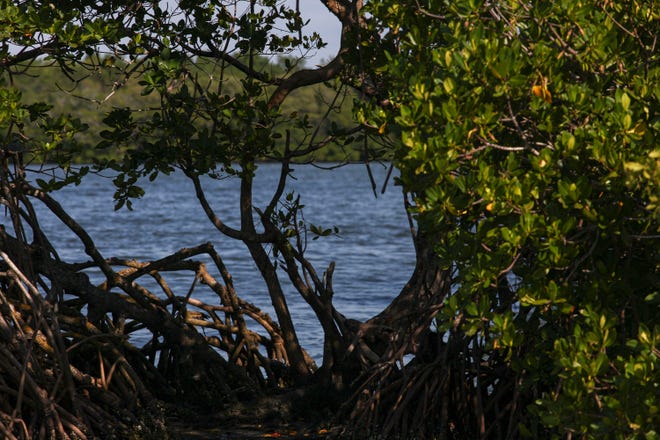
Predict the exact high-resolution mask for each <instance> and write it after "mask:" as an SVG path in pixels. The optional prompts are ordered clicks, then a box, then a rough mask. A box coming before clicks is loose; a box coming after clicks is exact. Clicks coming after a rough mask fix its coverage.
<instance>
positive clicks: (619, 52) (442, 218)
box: [370, 0, 660, 438]
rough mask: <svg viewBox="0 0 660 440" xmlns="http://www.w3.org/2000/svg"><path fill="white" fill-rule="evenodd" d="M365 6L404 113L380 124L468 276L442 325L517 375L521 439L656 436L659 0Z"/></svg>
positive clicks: (447, 256)
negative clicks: (392, 131) (392, 134)
mask: <svg viewBox="0 0 660 440" xmlns="http://www.w3.org/2000/svg"><path fill="white" fill-rule="evenodd" d="M371 13H372V14H373V16H374V19H375V20H374V21H375V23H374V24H373V25H374V26H375V27H377V28H379V29H381V33H382V34H383V35H384V38H385V39H386V41H387V42H386V43H384V45H385V46H386V47H391V48H392V49H390V50H388V51H387V52H386V53H385V56H384V57H381V58H374V59H380V60H381V63H380V64H379V65H377V67H376V69H377V70H376V74H378V75H381V76H382V77H383V78H385V80H386V81H387V82H388V84H389V92H390V99H391V101H392V105H393V107H394V108H395V111H394V112H392V113H384V112H382V111H381V110H379V109H375V110H372V111H371V113H370V118H371V123H372V125H374V126H380V127H388V129H389V127H396V130H400V139H401V143H402V145H401V147H400V148H398V150H397V153H396V154H397V162H396V163H397V166H398V167H399V169H400V170H401V184H402V185H403V187H404V189H406V190H408V191H410V192H411V193H413V194H414V201H415V206H414V211H415V213H416V215H417V218H418V221H419V223H420V225H421V227H422V228H425V229H426V230H427V231H432V233H433V236H435V237H437V244H436V250H437V253H438V255H439V257H440V258H441V260H442V261H443V264H444V265H445V267H446V268H447V269H450V270H454V271H455V273H456V279H455V287H454V289H453V291H454V293H453V295H451V296H450V297H449V298H448V299H447V301H446V302H445V306H444V308H443V309H442V311H441V312H440V314H439V315H438V317H437V322H438V326H439V330H440V331H441V332H443V333H446V334H447V335H451V336H448V337H451V338H459V337H462V336H460V335H467V336H468V341H469V342H468V344H469V347H471V348H470V349H471V350H475V351H476V352H478V353H480V354H481V356H483V358H485V359H487V358H490V359H493V358H501V359H503V361H502V363H501V365H506V366H507V368H510V369H511V370H512V371H514V372H515V373H516V374H517V375H518V377H519V382H518V385H517V387H519V389H518V390H517V391H516V392H517V393H520V394H519V396H521V397H520V399H519V400H520V402H522V403H523V404H524V405H526V409H527V414H528V415H524V416H523V415H519V416H518V421H519V423H520V425H519V426H518V427H516V428H515V429H516V430H517V431H518V432H519V433H520V435H522V436H530V437H536V438H538V436H543V437H546V436H548V435H560V434H562V435H563V434H570V433H573V434H576V435H580V436H586V437H588V438H603V437H612V438H620V437H621V438H628V437H641V436H644V435H646V436H648V437H649V438H652V437H654V436H655V435H657V432H656V431H655V430H656V429H657V426H659V425H660V415H659V414H660V413H659V412H658V403H657V395H658V383H659V365H658V357H659V356H660V352H659V351H658V350H659V349H658V344H659V343H660V323H659V322H658V318H657V317H658V313H657V310H658V298H659V297H658V294H659V292H658V286H659V285H660V284H659V277H658V269H659V264H660V260H659V258H658V252H657V249H658V241H659V238H660V235H659V233H660V222H659V220H660V215H659V214H660V211H659V210H658V196H659V195H660V193H659V190H658V188H659V184H660V179H659V177H658V172H657V170H658V165H659V163H658V161H659V158H660V150H658V140H659V132H660V114H659V113H658V110H659V109H660V102H659V101H660V67H659V66H660V59H659V58H658V51H657V47H656V45H657V40H658V22H659V20H660V16H658V11H657V8H654V4H653V2H637V1H626V2H616V3H612V2H606V3H602V2H592V1H558V2H534V3H528V2H527V3H526V2H518V1H512V2H505V1H496V2H481V1H475V0H464V1H452V2H444V1H428V2H403V3H402V2H393V1H387V0H385V1H381V2H375V3H372V4H371ZM385 29H386V30H387V32H384V31H383V30H385ZM397 135H398V134H397ZM477 347H478V349H477ZM474 380H475V381H478V379H477V377H476V376H475V378H474ZM481 380H482V381H483V382H486V379H481ZM475 383H478V382H475ZM483 392H484V393H485V394H486V395H487V396H489V398H493V399H494V398H495V394H497V392H498V388H497V386H495V387H494V388H491V389H489V390H483ZM513 404H514V405H515V404H516V403H513ZM484 405H487V402H486V403H484Z"/></svg>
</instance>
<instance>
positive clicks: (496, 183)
mask: <svg viewBox="0 0 660 440" xmlns="http://www.w3.org/2000/svg"><path fill="white" fill-rule="evenodd" d="M321 2H322V3H323V4H324V5H325V6H326V7H327V8H328V9H329V10H330V11H331V12H332V13H333V14H334V16H335V17H336V18H337V19H338V20H339V21H340V22H341V23H342V31H341V34H342V36H341V45H340V48H339V50H338V53H337V56H336V57H335V58H333V59H331V60H328V61H327V62H325V63H323V64H322V65H320V66H316V67H313V68H305V67H304V66H303V65H302V64H300V63H297V58H296V57H295V56H299V57H304V55H305V54H306V53H309V51H313V50H314V49H315V48H318V47H320V45H322V44H323V43H322V41H321V39H320V37H319V36H318V35H316V34H314V33H306V32H307V30H306V28H305V26H304V23H303V21H302V19H301V17H300V15H299V13H298V11H297V10H296V8H295V7H288V6H287V4H283V3H282V2H276V1H265V0H264V1H259V2H257V1H239V2H223V1H196V0H185V1H184V0H182V1H180V2H178V3H177V7H176V8H173V9H172V10H166V9H162V8H161V7H159V6H158V4H157V2H156V3H148V2H142V3H136V2H130V1H122V0H117V1H114V2H112V4H108V5H106V4H105V3H101V4H99V2H93V1H90V0H76V1H74V2H71V1H67V2H57V1H56V2H50V3H44V2H41V1H37V0H25V1H20V2H18V3H16V2H11V1H2V0H0V6H1V8H0V23H1V24H2V28H0V39H1V41H2V43H1V44H0V69H2V71H1V75H0V98H2V99H1V100H0V129H1V130H2V141H1V144H0V147H1V148H0V152H1V154H2V156H1V159H2V163H1V164H0V181H1V184H2V186H1V190H2V193H1V195H0V200H1V201H2V203H3V205H4V206H5V207H6V212H7V214H6V216H5V219H7V221H6V222H5V223H6V224H4V223H3V225H2V226H3V227H2V229H1V230H0V258H1V262H0V267H1V271H0V355H1V356H0V389H2V391H3V393H2V395H1V397H0V432H1V433H2V434H3V435H4V436H5V437H8V438H31V437H40V438H48V437H57V438H71V437H75V436H77V437H80V438H93V437H95V436H109V435H115V436H117V437H131V436H133V437H138V436H144V437H149V436H150V435H153V436H161V435H163V433H164V432H165V431H167V429H168V427H167V423H166V420H165V418H164V417H163V414H162V411H163V405H165V408H166V412H170V411H172V409H171V408H172V405H179V406H182V405H183V406H185V405H187V406H191V407H195V405H202V406H203V407H205V408H207V409H210V410H213V411H215V410H217V411H221V410H223V409H224V410H227V409H228V408H229V410H228V411H227V413H229V414H236V413H237V412H238V413H240V408H245V405H247V404H248V403H249V402H261V405H262V406H263V407H273V406H275V407H277V408H278V411H280V410H281V411H282V412H283V413H286V412H287V411H289V414H290V412H291V411H294V412H295V411H300V410H301V408H303V409H304V411H303V412H302V413H301V414H303V415H304V416H305V417H308V418H309V419H310V420H314V421H318V417H320V416H321V415H322V416H323V417H324V418H326V420H325V421H326V422H327V421H331V422H334V424H336V425H339V428H340V431H341V432H342V435H343V436H353V437H355V438H367V437H369V436H370V435H371V436H374V437H377V438H412V437H415V436H416V437H418V438H436V437H437V438H466V439H467V438H498V439H517V438H574V437H578V438H649V439H652V438H656V437H657V426H659V425H660V412H659V411H658V403H657V396H658V393H659V390H658V386H659V385H658V384H659V382H660V381H659V374H660V373H659V372H658V371H659V369H658V358H659V357H660V352H659V348H658V344H659V343H660V323H659V321H658V318H657V316H658V313H657V310H658V303H659V302H660V297H659V292H658V286H659V285H660V280H659V277H658V270H659V268H660V260H659V258H658V252H657V249H658V247H659V246H658V241H659V239H660V218H659V217H660V208H659V205H658V202H659V197H660V193H659V190H658V188H659V183H660V175H659V174H658V169H659V168H658V165H659V164H658V162H659V161H660V150H658V136H659V131H660V114H659V113H658V111H659V109H660V102H659V101H660V67H659V66H660V60H659V56H658V51H657V44H658V30H659V23H660V16H659V15H658V11H657V9H656V8H654V3H653V2H649V1H624V2H617V3H614V2H595V1H589V0H571V1H557V2H538V4H536V3H529V2H522V1H494V2H493V1H491V2H480V1H475V0H457V1H451V2H445V1H434V0H430V1H425V2H419V1H403V2H401V1H390V0H379V1H374V2H368V4H367V5H366V6H363V5H362V2H352V1H347V0H321ZM283 29H286V31H283ZM273 56H276V57H280V58H279V59H281V60H288V61H282V62H280V63H279V64H277V63H275V64H271V63H268V62H266V60H268V59H271V58H272V57H273ZM37 79H38V81H37ZM78 79H80V81H78ZM37 83H38V84H37ZM52 84H55V85H56V88H55V89H52V90H54V92H53V94H46V92H45V91H44V90H45V89H43V90H42V89H39V87H41V86H44V87H46V86H48V87H51V86H52ZM65 84H68V86H67V85H65ZM127 92H129V93H127ZM124 93H125V94H124ZM30 94H32V95H30ZM296 94H299V95H296ZM316 96H319V97H320V98H319V100H318V101H317V100H316V98H312V97H316ZM347 96H349V97H350V98H348V97H347ZM321 97H322V98H321ZM106 98H107V99H106ZM349 100H350V102H349ZM313 102H316V103H321V104H323V105H311V106H310V105H309V104H310V103H313ZM347 104H353V105H352V111H351V112H350V113H351V116H352V117H353V118H354V119H351V120H352V121H354V122H352V123H351V122H349V120H348V118H347V116H346V115H347V114H348V112H345V111H344V110H342V109H345V106H346V105H347ZM74 110H75V111H74ZM99 115H102V124H99ZM345 146H346V148H349V150H346V151H344V150H342V148H343V147H345ZM333 148H334V149H333ZM351 148H355V151H354V150H351ZM91 151H93V153H90V152H91ZM356 151H357V152H359V153H356ZM99 152H101V154H99ZM358 156H359V157H360V158H361V159H362V160H365V161H368V160H371V159H373V158H382V157H387V158H392V159H393V163H394V165H395V166H396V167H397V168H398V169H399V171H400V178H399V182H398V183H399V184H400V185H401V187H402V189H403V191H404V195H405V203H406V205H407V207H408V208H409V212H410V216H411V217H410V218H411V225H413V226H414V228H413V229H414V232H413V234H414V243H415V248H416V254H417V261H416V266H415V270H414V273H413V274H411V277H410V281H409V282H408V283H407V284H406V286H405V287H404V288H403V289H402V290H401V292H400V293H399V294H398V296H397V297H396V298H395V299H394V300H393V301H392V303H391V304H390V305H388V307H386V308H385V309H384V310H383V311H382V312H381V313H379V314H378V315H376V316H374V317H373V318H372V319H369V320H367V321H366V322H356V321H354V320H350V319H346V318H345V317H344V316H343V315H342V314H341V313H340V311H339V310H337V309H336V308H335V307H334V305H333V301H332V298H333V294H334V291H333V285H332V274H333V269H334V265H333V264H331V265H329V267H327V268H324V269H319V268H317V267H314V265H313V264H312V263H311V262H310V260H309V259H308V258H307V257H306V254H305V250H306V243H305V241H306V239H307V237H308V236H310V237H318V236H323V235H327V234H330V233H332V231H331V229H324V228H319V227H317V226H312V225H308V224H306V223H305V221H304V217H303V216H302V207H303V205H304V197H305V195H304V193H302V194H293V193H288V194H286V193H285V190H284V188H285V186H286V182H287V179H289V178H291V177H292V176H293V172H292V170H291V167H290V165H291V163H294V162H296V161H300V160H313V159H314V158H326V159H329V158H332V159H338V160H350V159H354V158H356V157H358ZM88 159H93V160H94V161H95V164H94V166H93V167H91V168H90V167H82V168H76V167H72V166H71V163H72V161H74V160H88ZM264 159H268V160H273V161H277V162H278V163H280V164H281V177H280V180H279V183H278V185H277V186H276V187H275V188H273V190H272V198H271V200H270V201H269V202H268V203H267V204H265V205H263V206H255V204H254V202H253V200H252V183H253V178H254V171H255V169H256V168H257V167H258V166H259V163H260V161H261V160H264ZM40 160H48V161H51V162H53V163H54V164H55V167H58V168H59V169H58V171H57V173H53V174H51V175H46V176H45V177H44V176H42V178H40V179H39V180H36V181H35V182H32V181H30V180H28V179H27V178H26V174H25V166H26V164H27V165H30V164H38V163H39V161H40ZM102 170H112V171H113V172H114V173H115V174H116V176H117V177H116V179H115V180H114V183H115V185H116V186H117V191H116V193H115V195H114V199H115V206H116V207H117V209H119V208H122V207H124V206H128V207H129V208H130V206H131V205H130V202H131V200H132V199H134V198H136V197H140V196H141V195H142V194H143V190H142V188H141V186H140V184H141V181H142V180H143V179H150V180H156V179H158V177H159V176H160V175H161V174H168V173H171V172H173V171H174V170H180V171H181V172H183V173H185V175H186V176H187V177H188V178H189V179H190V180H191V182H192V184H193V185H194V188H195V194H192V195H191V197H196V198H197V200H198V201H199V203H200V205H201V206H202V208H203V209H204V212H205V214H206V216H207V219H208V221H210V222H211V223H212V224H213V225H214V226H215V228H216V229H217V231H218V233H219V234H223V235H225V236H227V237H230V238H233V239H235V240H237V241H239V242H241V243H242V244H243V245H244V246H245V250H246V254H247V255H249V257H250V258H251V259H252V260H253V261H254V263H255V265H256V267H257V268H258V270H259V272H260V274H261V276H262V277H263V280H264V282H265V286H266V288H265V291H264V299H265V301H269V302H270V303H271V304H272V305H273V308H274V310H275V316H273V317H271V316H268V315H266V314H264V313H263V312H262V311H261V310H260V309H259V307H258V305H256V304H249V303H247V302H245V301H244V300H242V299H241V296H240V295H241V292H236V291H235V289H234V287H233V282H232V278H231V275H230V274H229V273H228V272H227V269H226V267H225V266H224V264H223V261H222V256H221V255H220V254H219V253H218V251H217V250H216V249H214V248H213V247H212V246H211V245H209V244H201V245H199V244H191V247H190V248H185V249H181V250H180V251H178V252H176V253H174V254H172V255H170V256H168V257H166V258H162V259H159V260H156V261H146V262H141V261H135V260H125V259H117V258H112V257H111V256H105V255H102V254H101V253H100V252H99V250H98V249H97V248H96V247H95V245H94V238H93V237H90V236H89V235H88V234H87V233H86V231H85V230H84V229H83V228H81V227H80V225H79V224H78V223H77V222H76V221H75V219H73V218H71V217H70V216H69V215H68V214H67V213H66V212H65V211H64V210H62V208H61V206H60V205H59V204H58V203H57V201H56V197H57V192H56V191H55V190H56V189H57V188H59V187H61V186H62V185H65V184H71V183H76V182H78V181H80V179H82V178H84V176H85V174H87V173H89V172H94V171H102ZM41 171H42V172H44V173H45V172H46V169H42V170H41ZM202 176H210V177H213V178H225V177H228V176H231V177H233V178H236V179H239V180H240V183H241V185H240V206H239V207H238V210H239V213H240V222H238V223H239V224H235V225H234V224H227V223H226V222H225V217H226V209H228V208H227V207H225V206H212V205H211V204H210V203H209V200H208V198H207V196H206V194H207V191H213V185H212V184H207V185H206V186H205V185H203V184H202V180H201V177H202ZM34 203H38V204H43V205H44V207H45V208H47V210H48V212H50V214H51V215H54V216H56V217H57V218H59V219H60V220H61V221H62V225H63V226H62V227H63V228H67V229H69V230H70V231H72V232H73V233H74V234H75V236H77V237H78V239H79V241H80V243H81V244H82V245H83V246H84V249H85V255H81V256H80V259H79V260H78V261H75V262H69V261H61V259H60V258H59V256H58V252H57V249H54V248H53V247H52V245H51V244H50V241H49V240H48V237H47V236H45V234H44V233H43V231H42V230H41V229H40V227H39V219H38V218H37V216H36V214H35V210H34V209H33V204H34ZM142 215H144V218H145V221H149V213H143V214H142ZM375 227H377V226H375ZM201 256H204V257H205V258H206V259H207V261H210V262H212V263H211V264H210V265H211V266H212V268H209V267H207V264H202V263H201V262H200V261H198V259H199V258H201ZM90 270H95V271H96V272H97V273H99V274H101V275H102V276H103V278H104V279H105V280H106V281H105V282H104V283H102V284H101V285H92V284H91V283H90V282H89V278H88V277H87V275H86V274H85V271H90ZM175 271H176V272H179V273H187V274H190V276H191V287H190V289H189V290H188V291H187V292H173V291H172V290H171V289H170V288H169V286H168V285H167V283H166V282H165V279H166V276H165V274H167V273H169V272H175ZM213 273H217V274H219V276H213V275H212V274H213ZM284 278H286V279H288V280H289V281H290V282H291V284H292V285H293V287H294V288H295V290H296V292H297V293H298V294H299V295H300V297H301V298H302V300H304V301H305V302H306V303H307V304H308V305H309V307H310V308H311V309H312V310H313V311H314V314H315V316H316V317H317V320H318V326H319V329H320V331H322V332H323V334H324V353H323V359H322V363H321V365H319V366H317V365H316V364H315V363H314V362H313V361H312V360H311V359H310V358H309V356H308V355H307V353H306V352H305V350H304V348H303V347H301V346H300V344H299V342H298V337H297V329H296V328H295V326H294V325H293V322H292V320H291V316H290V313H289V309H288V305H287V301H286V297H285V295H284V291H283V287H282V280H283V279H284ZM151 279H153V280H156V282H157V285H158V287H157V288H156V289H153V288H152V289H150V288H148V287H147V286H150V285H153V283H152V284H150V283H149V280H151ZM200 289H210V291H212V292H213V293H214V294H215V295H216V296H217V303H203V302H201V301H199V299H198V297H199V296H198V292H199V290H200ZM137 329H143V330H144V331H148V332H150V334H151V335H152V338H151V341H150V342H149V343H148V344H145V345H144V346H141V347H136V346H135V345H134V344H133V343H132V342H131V340H130V335H131V334H132V333H133V332H134V331H136V330H137ZM404 359H407V360H408V361H407V362H404ZM285 390H288V391H291V390H295V391H293V392H291V393H288V394H287V393H283V392H284V391H285ZM278 395H279V397H277V398H274V397H273V396H278ZM319 396H322V398H319ZM273 399H277V400H276V403H274V400H273ZM138 431H139V432H138Z"/></svg>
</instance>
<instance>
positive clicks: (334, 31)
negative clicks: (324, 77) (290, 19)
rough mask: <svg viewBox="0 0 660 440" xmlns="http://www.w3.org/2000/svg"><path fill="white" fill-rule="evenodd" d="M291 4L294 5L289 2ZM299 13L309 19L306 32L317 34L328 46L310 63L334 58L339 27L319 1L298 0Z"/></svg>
mask: <svg viewBox="0 0 660 440" xmlns="http://www.w3.org/2000/svg"><path fill="white" fill-rule="evenodd" d="M291 3H294V2H293V1H291ZM294 4H295V3H294ZM300 12H301V14H302V15H303V17H304V18H306V19H309V20H310V22H309V24H308V25H307V26H308V30H309V31H311V32H313V31H315V32H318V34H319V35H321V37H322V38H323V40H325V42H326V43H328V45H327V46H326V47H325V48H323V49H322V50H321V51H319V53H317V54H316V55H315V56H314V57H313V58H312V59H311V60H310V61H312V63H314V62H317V63H318V62H320V61H322V60H324V59H330V58H332V57H334V56H335V55H336V53H337V50H339V37H340V32H341V25H340V23H339V20H338V19H337V18H336V17H335V16H334V15H332V14H331V13H330V12H329V11H328V9H327V8H326V7H325V6H324V5H323V3H321V2H320V1H319V0H300Z"/></svg>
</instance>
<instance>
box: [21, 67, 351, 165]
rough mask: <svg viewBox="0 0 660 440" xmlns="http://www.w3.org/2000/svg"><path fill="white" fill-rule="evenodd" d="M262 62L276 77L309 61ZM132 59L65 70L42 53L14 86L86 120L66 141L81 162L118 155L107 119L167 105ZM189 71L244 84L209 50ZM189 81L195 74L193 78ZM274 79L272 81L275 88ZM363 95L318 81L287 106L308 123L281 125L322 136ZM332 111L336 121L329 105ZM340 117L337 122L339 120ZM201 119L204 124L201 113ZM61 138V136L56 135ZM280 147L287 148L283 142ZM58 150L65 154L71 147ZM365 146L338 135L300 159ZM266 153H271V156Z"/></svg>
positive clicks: (347, 123) (347, 155)
mask: <svg viewBox="0 0 660 440" xmlns="http://www.w3.org/2000/svg"><path fill="white" fill-rule="evenodd" d="M255 63H257V64H258V65H260V68H259V69H260V70H261V71H263V72H267V73H268V75H270V76H272V77H275V76H278V75H284V74H285V73H287V71H295V70H294V69H296V70H299V69H301V68H302V67H304V60H291V59H289V58H286V57H281V58H277V57H274V58H273V57H271V59H269V58H265V57H263V58H257V59H256V60H255ZM126 68H127V66H126V63H125V62H123V61H122V60H121V59H115V58H114V57H111V56H110V55H105V56H102V57H101V58H99V59H97V60H93V59H91V58H90V59H84V60H83V61H82V62H81V64H79V65H74V66H71V67H70V68H68V69H66V70H60V69H58V68H57V66H56V65H54V62H53V61H47V60H44V59H38V60H36V61H35V62H34V63H32V64H30V65H29V66H27V67H26V68H25V70H24V71H23V72H22V73H21V75H17V76H16V77H14V78H13V85H14V87H15V88H16V89H17V90H19V91H20V92H21V94H22V100H23V101H24V102H26V103H34V102H47V103H49V104H50V105H52V106H53V107H52V109H51V110H50V113H52V114H55V115H63V116H64V117H66V118H68V119H71V120H73V121H80V123H84V124H85V126H84V127H81V131H80V132H79V133H77V134H76V136H75V138H73V139H72V140H74V141H75V142H71V143H69V144H68V145H67V148H66V151H67V153H68V154H69V155H70V157H71V160H72V162H74V163H87V164H90V163H92V162H94V159H111V158H113V159H118V158H120V157H121V154H122V153H123V151H122V150H121V149H120V150H117V149H115V148H112V147H111V146H108V145H107V144H105V143H103V142H102V141H103V139H102V135H101V133H102V132H103V131H104V130H106V129H107V127H106V126H105V125H104V123H103V120H104V119H105V118H106V117H107V116H108V114H110V113H111V112H112V111H113V110H121V109H131V111H133V112H138V111H140V113H141V115H140V119H142V120H148V118H150V117H152V116H153V114H154V112H155V109H157V108H158V107H159V105H160V98H159V97H158V96H157V94H155V93H146V92H145V89H144V87H143V84H141V82H143V81H145V79H144V78H143V77H141V76H136V77H125V73H124V71H125V69H126ZM185 68H186V69H187V70H188V75H191V76H193V77H197V78H200V77H201V78H202V80H201V82H202V84H201V85H202V86H203V87H204V88H209V87H214V86H215V85H216V84H214V83H217V82H218V81H222V83H223V91H224V93H226V94H227V95H229V96H232V95H234V94H236V93H238V92H239V90H240V89H241V88H242V85H241V82H240V81H241V75H240V72H239V71H238V70H237V69H236V68H234V67H231V66H229V67H224V68H223V67H222V66H220V65H218V63H216V62H214V61H213V60H212V59H209V58H202V57H199V58H195V59H192V60H190V61H189V62H188V63H187V65H186V67H185ZM188 83H189V84H190V81H189V82H188ZM273 90H274V87H271V88H270V92H272V91H273ZM355 98H356V94H355V93H350V91H349V90H347V89H346V88H344V89H343V91H342V92H341V93H340V94H339V95H338V94H337V93H336V90H335V87H334V86H333V84H331V83H328V84H318V85H315V86H314V87H310V88H305V89H300V90H296V91H295V92H293V93H292V96H291V98H289V100H287V102H286V103H285V104H284V105H283V106H282V112H283V113H284V114H289V115H291V114H292V113H294V112H296V114H297V115H300V116H301V117H305V118H307V119H306V123H305V124H301V123H295V122H294V121H293V120H291V121H290V122H284V123H283V125H282V127H280V129H282V130H287V129H288V130H290V131H291V133H292V140H293V142H295V143H304V142H306V141H309V137H310V136H311V132H310V128H311V127H313V128H316V127H319V130H318V132H317V133H316V136H318V137H320V138H325V137H327V136H329V135H331V132H332V130H335V131H338V130H346V129H348V128H350V127H351V125H352V117H351V104H352V102H353V99H355ZM329 110H330V111H331V112H332V118H330V119H331V121H332V122H330V120H329V118H328V111H329ZM333 124H334V125H333ZM199 125H200V127H202V126H204V125H205V122H204V121H199ZM26 133H27V134H28V135H31V136H36V135H37V133H38V131H37V129H36V127H27V128H26ZM53 140H54V141H56V138H55V139H53ZM279 144H280V145H278V150H279V151H280V152H281V151H282V150H283V144H284V142H283V141H282V142H280V143H279ZM62 147H63V146H60V148H59V149H58V151H53V152H52V153H51V154H60V155H61V154H62V153H64V151H65V148H62ZM361 151H363V145H362V144H356V143H355V142H348V143H346V144H345V143H344V142H342V143H341V144H337V143H332V144H330V145H328V146H327V147H326V148H324V149H323V150H320V151H317V152H315V153H314V154H310V155H308V156H307V157H303V158H301V159H300V161H312V160H315V161H335V162H342V161H357V160H359V158H360V156H361ZM35 153H36V154H37V156H38V160H40V161H44V160H45V161H51V160H54V159H53V158H51V157H49V154H48V153H46V152H44V151H43V150H37V151H35ZM263 159H268V158H266V157H264V158H263Z"/></svg>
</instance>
